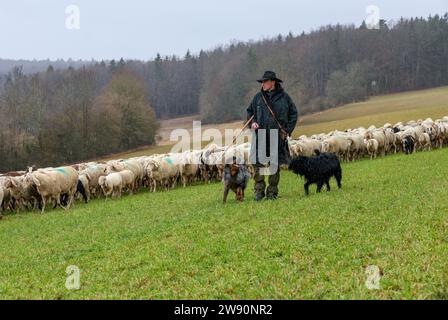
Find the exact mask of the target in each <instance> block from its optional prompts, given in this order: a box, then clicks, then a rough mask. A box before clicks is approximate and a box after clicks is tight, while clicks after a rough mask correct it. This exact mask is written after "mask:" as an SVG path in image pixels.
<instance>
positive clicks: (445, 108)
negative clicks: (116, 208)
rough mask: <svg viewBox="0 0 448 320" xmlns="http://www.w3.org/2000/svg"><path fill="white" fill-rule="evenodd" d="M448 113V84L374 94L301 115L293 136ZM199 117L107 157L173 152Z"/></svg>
mask: <svg viewBox="0 0 448 320" xmlns="http://www.w3.org/2000/svg"><path fill="white" fill-rule="evenodd" d="M242 108H243V107H242ZM299 108H300V106H299ZM446 115H448V87H440V88H434V89H428V90H417V91H410V92H403V93H397V94H388V95H381V96H376V97H372V98H370V99H369V100H367V101H365V102H359V103H352V104H348V105H344V106H341V107H338V108H334V109H330V110H327V111H324V112H320V113H315V114H311V115H306V116H304V117H301V118H300V119H299V123H298V124H297V127H296V130H295V131H294V133H293V137H296V138H297V137H299V136H300V135H302V134H306V135H312V134H316V133H322V132H330V131H332V130H335V129H338V130H345V129H348V128H354V127H359V126H366V127H368V126H370V125H376V126H382V125H383V124H385V123H386V122H390V123H392V124H395V123H397V122H398V121H408V120H417V119H426V118H428V117H432V118H433V119H437V118H441V117H443V116H446ZM198 119H199V116H192V117H183V118H177V119H171V120H164V121H162V122H161V129H160V132H159V136H160V137H161V140H160V141H159V143H158V146H155V147H149V148H140V149H138V150H132V151H129V152H123V153H119V154H114V155H110V156H108V157H105V158H104V159H115V158H128V157H133V156H141V155H150V154H153V153H162V152H169V150H170V148H171V143H170V141H169V134H170V132H171V130H173V129H178V128H183V129H187V130H189V131H190V132H191V129H192V126H193V120H198ZM242 123H243V120H241V121H234V122H230V123H226V124H219V125H204V126H203V129H208V128H217V129H219V130H221V132H223V130H224V129H225V128H230V129H237V128H241V127H242Z"/></svg>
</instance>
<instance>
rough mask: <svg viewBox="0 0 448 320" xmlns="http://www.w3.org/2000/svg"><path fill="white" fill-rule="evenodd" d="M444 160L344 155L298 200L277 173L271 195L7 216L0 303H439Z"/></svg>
mask: <svg viewBox="0 0 448 320" xmlns="http://www.w3.org/2000/svg"><path fill="white" fill-rule="evenodd" d="M447 162H448V149H443V150H436V151H432V152H420V153H417V154H415V155H412V156H405V155H403V154H399V155H395V156H388V157H386V158H381V159H378V160H376V161H368V160H366V161H359V162H355V163H351V164H343V172H344V178H343V189H342V190H340V191H338V190H333V191H331V192H330V193H322V194H319V195H317V194H315V193H314V190H315V188H312V195H311V196H310V197H308V198H306V197H305V196H304V194H303V187H302V184H303V182H302V181H301V180H299V179H298V178H297V177H295V176H294V175H293V174H291V173H289V172H282V177H281V183H280V198H279V199H278V200H277V201H275V202H268V201H263V202H262V203H255V202H254V201H253V197H252V193H251V188H252V187H253V184H252V182H251V183H250V185H249V190H248V192H247V194H248V195H247V199H246V202H244V203H236V202H235V201H234V200H233V199H234V198H233V195H232V196H231V199H230V201H229V202H228V203H227V205H225V206H223V205H222V203H221V197H222V185H221V184H219V183H217V184H212V185H196V186H192V187H188V188H186V189H182V188H178V189H175V190H173V191H169V192H160V193H148V192H146V191H145V192H141V193H139V194H137V195H134V196H132V197H129V196H125V197H123V198H122V199H120V200H115V201H105V200H103V199H99V200H94V201H92V202H91V203H89V204H88V205H84V204H77V205H76V208H75V209H74V210H71V211H69V212H63V211H61V210H50V211H48V212H46V213H45V214H43V215H42V214H39V213H35V212H33V213H20V214H13V215H8V216H6V217H5V218H4V219H3V220H1V221H0V256H1V257H2V259H0V270H2V271H1V273H0V298H2V299H6V298H22V299H23V298H33V299H42V298H51V299H78V298H90V299H98V298H104V299H112V298H117V299H123V298H138V299H168V298H169V299H171V298H174V299H176V298H183V299H196V298H204V299H209V298H212V299H213V298H217V299H230V298H232V299H233V298H240V299H260V298H267V299H269V298H273V299H290V298H294V299H296V298H310V299H331V298H338V299H391V298H393V299H429V298H436V299H438V298H444V299H446V298H448V274H447V271H446V261H447V260H448V250H447V249H448V248H447V237H446V234H447V227H448V220H447V216H446V212H447V209H448V198H447V197H446V190H447V188H448V181H447V179H446V177H447V175H448V166H446V163H447ZM417 168H418V170H417ZM332 186H334V181H332ZM69 265H75V266H77V267H79V268H80V270H81V272H80V281H81V288H80V290H76V291H69V290H67V289H66V288H65V281H66V276H67V275H66V273H65V271H66V268H67V267H68V266H69ZM368 265H376V266H378V267H379V268H380V270H381V271H382V274H383V275H382V278H381V281H380V289H379V290H368V289H367V288H366V287H365V281H366V274H365V271H366V267H367V266H368Z"/></svg>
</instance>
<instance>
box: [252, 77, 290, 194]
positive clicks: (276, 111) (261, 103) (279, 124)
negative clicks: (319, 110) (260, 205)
mask: <svg viewBox="0 0 448 320" xmlns="http://www.w3.org/2000/svg"><path fill="white" fill-rule="evenodd" d="M257 81H258V82H259V83H261V84H262V86H261V90H260V92H258V93H257V94H256V95H255V97H254V98H253V100H252V103H251V104H250V106H249V107H248V108H247V120H248V121H249V119H251V118H252V120H251V121H250V124H249V125H250V127H251V129H252V130H253V139H252V148H251V155H250V158H251V159H252V160H253V161H252V162H253V164H254V169H255V170H254V171H255V172H254V173H255V175H254V180H255V186H254V193H255V200H256V201H261V200H262V199H263V198H264V197H266V198H267V199H268V200H275V199H277V197H278V184H279V181H280V165H288V164H289V163H290V161H291V157H290V154H289V146H288V137H290V136H291V134H292V132H293V131H294V129H295V127H296V123H297V117H298V112H297V108H296V105H295V104H294V102H293V101H292V99H291V97H290V96H289V95H288V94H287V93H286V92H285V90H284V89H283V87H282V85H281V84H282V82H283V81H282V80H280V79H279V78H277V75H276V74H275V72H273V71H266V72H265V73H264V75H263V77H262V78H261V79H259V80H257ZM261 129H264V130H263V134H264V135H263V137H261V135H260V134H259V133H260V131H262V130H261ZM272 134H273V135H274V138H275V136H277V137H278V143H275V145H276V146H274V147H273V148H272V149H273V150H271V148H270V147H271V139H270V135H272ZM254 139H255V143H254ZM274 141H275V140H274ZM260 151H261V153H260ZM260 154H264V155H266V156H267V157H269V158H270V159H276V161H277V165H276V167H275V168H276V169H275V170H274V172H272V171H271V172H270V173H269V175H268V184H269V185H268V187H267V188H266V183H265V178H264V175H265V173H264V171H263V172H262V171H261V169H262V168H264V167H266V166H268V165H270V164H269V163H266V162H265V161H263V160H264V159H261V158H260V157H259V155H260Z"/></svg>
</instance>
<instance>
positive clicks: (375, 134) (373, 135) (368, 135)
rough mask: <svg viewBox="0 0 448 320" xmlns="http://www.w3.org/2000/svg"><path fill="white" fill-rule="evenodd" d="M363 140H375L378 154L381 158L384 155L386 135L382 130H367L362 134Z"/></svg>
mask: <svg viewBox="0 0 448 320" xmlns="http://www.w3.org/2000/svg"><path fill="white" fill-rule="evenodd" d="M364 139H366V140H370V139H375V140H376V141H378V153H379V154H381V155H382V156H385V155H386V135H385V134H384V132H383V130H370V129H369V130H367V131H366V132H365V134H364Z"/></svg>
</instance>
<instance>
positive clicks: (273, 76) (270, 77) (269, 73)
mask: <svg viewBox="0 0 448 320" xmlns="http://www.w3.org/2000/svg"><path fill="white" fill-rule="evenodd" d="M266 80H275V81H277V82H283V81H282V80H280V79H279V78H277V75H276V74H275V72H273V71H266V72H265V73H264V74H263V78H261V79H258V80H257V81H258V82H260V83H262V82H263V81H266Z"/></svg>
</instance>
